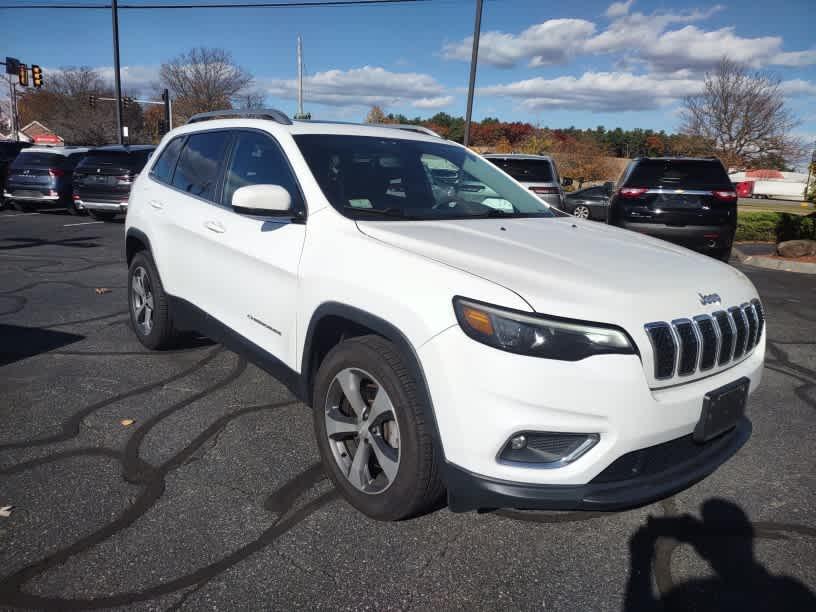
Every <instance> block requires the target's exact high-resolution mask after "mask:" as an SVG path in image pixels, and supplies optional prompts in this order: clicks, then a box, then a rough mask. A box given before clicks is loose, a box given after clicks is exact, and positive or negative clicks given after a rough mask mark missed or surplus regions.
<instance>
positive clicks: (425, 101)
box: [411, 96, 453, 110]
mask: <svg viewBox="0 0 816 612" xmlns="http://www.w3.org/2000/svg"><path fill="white" fill-rule="evenodd" d="M452 103H453V96H439V97H436V98H420V99H419V100H414V101H413V102H412V103H411V106H413V107H414V108H422V109H427V110H430V109H436V108H442V107H444V106H449V105H451V104H452Z"/></svg>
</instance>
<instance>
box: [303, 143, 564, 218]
mask: <svg viewBox="0 0 816 612" xmlns="http://www.w3.org/2000/svg"><path fill="white" fill-rule="evenodd" d="M295 141H296V142H297V144H298V146H299V147H300V150H301V152H302V153H303V157H304V158H305V159H306V162H307V163H308V164H309V168H310V169H311V171H312V174H313V175H314V177H315V179H317V182H318V184H319V185H320V188H321V189H322V190H323V193H324V194H325V196H326V198H327V199H328V200H329V202H330V203H331V204H332V206H334V207H335V208H336V209H337V210H339V211H341V212H342V213H343V214H344V215H346V216H349V217H352V218H355V219H363V218H372V217H374V216H377V217H382V218H391V219H412V220H416V219H454V218H456V219H462V218H478V217H494V216H495V217H533V216H534V217H553V216H555V215H556V214H557V213H556V212H555V211H554V210H553V209H550V208H549V206H547V204H546V203H544V202H543V201H542V200H540V199H538V198H537V197H536V196H535V195H534V194H532V193H530V192H529V191H528V190H527V189H524V188H523V187H521V186H519V185H518V184H516V183H515V182H513V181H512V180H511V179H509V178H508V177H507V176H506V175H504V174H503V173H502V172H500V171H499V170H497V169H496V168H495V167H494V166H493V165H492V164H489V163H487V162H486V161H484V160H483V159H482V158H480V157H478V156H477V155H475V154H473V153H471V152H470V151H468V150H467V149H463V148H462V147H458V146H453V145H450V144H444V143H443V142H439V143H436V142H426V141H419V140H402V139H396V138H394V139H392V138H377V137H371V136H344V135H328V134H304V135H300V136H295Z"/></svg>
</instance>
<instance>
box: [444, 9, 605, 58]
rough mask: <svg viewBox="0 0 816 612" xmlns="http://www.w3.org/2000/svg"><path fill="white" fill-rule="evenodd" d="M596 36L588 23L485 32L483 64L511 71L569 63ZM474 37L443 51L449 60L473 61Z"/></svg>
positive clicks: (573, 21)
mask: <svg viewBox="0 0 816 612" xmlns="http://www.w3.org/2000/svg"><path fill="white" fill-rule="evenodd" d="M594 33H595V24H594V23H592V22H591V21H586V20H585V19H550V20H548V21H545V22H543V23H539V24H536V25H534V26H531V27H529V28H527V29H526V30H524V31H523V32H521V33H520V34H518V35H516V34H507V33H505V32H498V31H490V32H485V33H484V34H482V35H481V37H480V38H479V61H480V62H484V63H487V64H492V65H493V66H499V67H502V68H509V67H511V66H513V65H515V64H516V63H518V62H519V61H521V60H524V59H528V60H529V62H530V65H531V66H548V65H552V64H560V63H564V62H565V61H567V60H569V59H570V58H571V57H572V56H573V55H574V54H576V53H577V52H579V51H580V50H581V48H582V46H583V44H584V41H585V40H586V39H588V38H589V37H590V36H592V34H594ZM472 46H473V37H472V36H469V37H468V38H465V39H464V40H461V41H459V42H456V43H448V44H446V45H445V46H444V47H443V48H442V57H444V58H445V59H453V60H462V61H470V54H471V50H472Z"/></svg>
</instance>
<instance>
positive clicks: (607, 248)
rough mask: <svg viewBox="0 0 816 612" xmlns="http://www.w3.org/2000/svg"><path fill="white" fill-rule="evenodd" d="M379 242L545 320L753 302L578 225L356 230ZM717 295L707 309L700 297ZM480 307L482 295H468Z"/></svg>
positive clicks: (635, 320)
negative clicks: (504, 292) (485, 284)
mask: <svg viewBox="0 0 816 612" xmlns="http://www.w3.org/2000/svg"><path fill="white" fill-rule="evenodd" d="M358 226H359V227H360V230H361V231H362V232H363V233H365V234H367V235H369V236H371V237H372V238H375V239H377V240H380V241H382V242H385V243H388V244H391V245H393V246H395V247H399V248H402V249H405V250H408V251H411V252H413V253H416V254H418V255H422V256H424V257H428V258H430V259H434V260H436V261H439V262H442V263H445V264H447V265H449V266H453V267H455V268H459V269H461V270H464V271H466V272H469V273H471V274H475V275H477V276H480V277H483V278H485V279H488V280H490V281H493V282H495V283H497V284H499V285H502V286H504V287H506V288H508V289H510V290H512V291H514V292H516V293H517V294H519V295H520V296H521V297H522V298H524V299H525V300H526V301H527V302H528V303H529V304H530V305H531V307H532V308H533V309H534V310H535V311H536V312H540V313H545V314H551V315H557V316H561V317H570V318H575V319H583V320H588V321H597V322H605V323H613V324H617V325H621V326H623V327H624V328H626V329H627V331H629V332H630V333H632V334H633V335H637V332H638V331H642V328H643V325H644V324H645V323H649V322H652V321H671V320H672V319H675V318H682V317H690V316H694V315H698V314H704V313H710V312H712V311H715V310H719V309H722V308H727V307H729V306H734V305H739V304H741V303H743V302H747V301H749V300H750V299H752V298H754V297H756V290H755V289H754V287H753V285H752V284H751V282H750V281H749V280H748V279H747V278H746V277H745V276H744V275H743V274H742V273H741V272H739V271H738V270H736V269H735V268H732V267H731V266H728V265H727V264H724V263H722V262H719V261H716V260H714V259H712V258H709V257H707V256H704V255H700V254H697V253H694V252H692V251H690V250H688V249H685V248H682V247H679V246H676V245H673V244H670V243H668V242H664V241H662V240H658V239H655V238H649V237H647V236H642V235H640V234H637V233H635V232H631V231H628V230H622V229H618V228H615V227H610V226H607V225H603V224H600V223H597V222H593V221H581V220H579V219H573V218H571V217H558V218H538V219H536V218H527V219H464V220H449V221H359V222H358ZM711 293H717V294H719V295H720V297H721V298H722V303H721V304H719V305H718V304H714V305H709V306H703V305H701V302H700V296H699V295H698V294H711ZM466 297H472V298H475V299H478V298H479V296H466Z"/></svg>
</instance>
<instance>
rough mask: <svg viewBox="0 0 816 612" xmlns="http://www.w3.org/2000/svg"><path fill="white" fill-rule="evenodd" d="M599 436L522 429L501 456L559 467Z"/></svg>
mask: <svg viewBox="0 0 816 612" xmlns="http://www.w3.org/2000/svg"><path fill="white" fill-rule="evenodd" d="M600 439H601V436H600V435H599V434H596V433H567V432H548V431H525V432H519V433H517V434H515V435H513V436H511V437H510V438H509V439H508V440H507V442H505V444H504V448H503V449H502V450H501V452H500V453H499V456H498V459H499V460H500V461H514V462H519V463H536V464H538V465H539V466H541V467H549V468H557V467H561V466H564V465H567V464H569V463H572V462H573V461H575V460H576V459H578V458H579V457H580V456H581V455H583V454H584V453H586V452H587V451H588V450H589V449H591V448H592V447H593V446H595V445H596V444H597V443H598V441H599V440H600Z"/></svg>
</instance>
